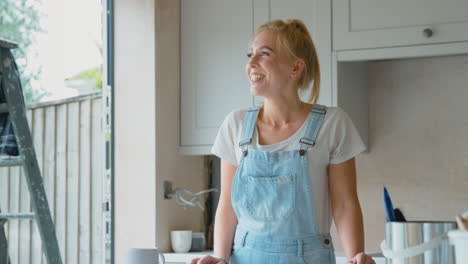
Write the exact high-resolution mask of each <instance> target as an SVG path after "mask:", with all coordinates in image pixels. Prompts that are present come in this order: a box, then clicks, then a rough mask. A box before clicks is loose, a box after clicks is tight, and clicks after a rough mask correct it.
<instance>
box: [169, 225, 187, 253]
mask: <svg viewBox="0 0 468 264" xmlns="http://www.w3.org/2000/svg"><path fill="white" fill-rule="evenodd" d="M171 246H172V250H174V252H176V253H186V252H189V250H190V247H191V246H192V231H190V230H175V231H171Z"/></svg>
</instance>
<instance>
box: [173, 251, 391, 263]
mask: <svg viewBox="0 0 468 264" xmlns="http://www.w3.org/2000/svg"><path fill="white" fill-rule="evenodd" d="M335 254H336V264H345V263H346V257H345V255H344V253H343V252H336V253H335ZM367 254H368V255H370V256H372V257H373V258H374V261H375V263H376V264H385V258H384V257H383V255H382V253H380V252H368V253H367ZM204 255H213V252H212V251H203V252H187V253H164V257H165V258H166V263H167V264H185V263H186V262H187V261H189V260H191V259H193V258H197V257H200V256H204Z"/></svg>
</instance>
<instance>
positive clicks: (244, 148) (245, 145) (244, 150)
mask: <svg viewBox="0 0 468 264" xmlns="http://www.w3.org/2000/svg"><path fill="white" fill-rule="evenodd" d="M250 143H252V138H249V139H248V140H242V141H241V142H240V143H239V147H241V149H242V155H244V157H245V156H247V154H248V150H247V148H248V145H249V144H250Z"/></svg>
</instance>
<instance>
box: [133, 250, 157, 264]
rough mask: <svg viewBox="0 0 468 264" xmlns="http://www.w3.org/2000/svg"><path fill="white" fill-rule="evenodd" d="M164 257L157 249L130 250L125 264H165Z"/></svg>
mask: <svg viewBox="0 0 468 264" xmlns="http://www.w3.org/2000/svg"><path fill="white" fill-rule="evenodd" d="M165 263H166V260H165V259H164V255H163V254H162V253H161V252H159V249H157V248H129V249H128V250H127V256H126V258H125V264H165Z"/></svg>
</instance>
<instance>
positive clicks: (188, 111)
mask: <svg viewBox="0 0 468 264" xmlns="http://www.w3.org/2000/svg"><path fill="white" fill-rule="evenodd" d="M252 4H253V1H252V0H236V1H230V0H222V1H220V0H196V1H193V0H183V1H182V2H181V8H182V10H181V67H180V69H181V145H182V146H183V147H189V148H197V147H202V146H208V145H211V144H213V140H214V138H215V136H216V132H217V130H218V128H219V126H220V125H221V123H222V121H223V120H224V117H225V116H226V115H227V114H228V113H229V112H230V111H231V110H233V109H236V108H239V107H248V106H251V105H252V104H253V100H252V96H250V94H249V84H248V80H247V78H246V77H245V70H244V69H245V62H246V60H247V56H246V54H247V47H248V43H249V39H250V37H251V35H252V30H253V8H252ZM189 151H190V149H189ZM203 151H204V152H209V149H208V148H203ZM206 154H208V153H206Z"/></svg>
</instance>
